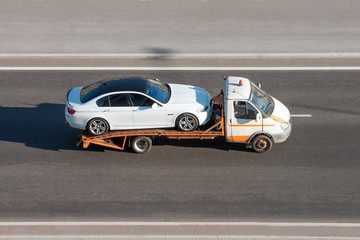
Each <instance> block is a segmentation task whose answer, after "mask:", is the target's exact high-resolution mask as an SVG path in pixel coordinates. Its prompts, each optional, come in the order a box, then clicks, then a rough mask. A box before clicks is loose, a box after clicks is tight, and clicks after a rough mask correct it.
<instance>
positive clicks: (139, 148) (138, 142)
mask: <svg viewBox="0 0 360 240" xmlns="http://www.w3.org/2000/svg"><path fill="white" fill-rule="evenodd" d="M151 147H152V141H151V139H150V138H149V137H145V136H139V137H135V138H133V139H132V140H131V148H132V150H133V151H134V152H136V153H146V152H148V151H150V149H151Z"/></svg>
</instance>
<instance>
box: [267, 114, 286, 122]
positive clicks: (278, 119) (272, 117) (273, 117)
mask: <svg viewBox="0 0 360 240" xmlns="http://www.w3.org/2000/svg"><path fill="white" fill-rule="evenodd" d="M270 118H271V119H274V120H275V121H277V122H279V123H284V122H286V121H285V120H284V119H282V118H279V117H277V116H274V115H271V116H270Z"/></svg>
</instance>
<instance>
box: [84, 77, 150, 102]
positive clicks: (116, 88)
mask: <svg viewBox="0 0 360 240" xmlns="http://www.w3.org/2000/svg"><path fill="white" fill-rule="evenodd" d="M148 81H149V80H148V79H147V78H143V77H124V78H107V79H104V80H101V81H97V82H95V83H91V84H89V85H87V86H85V87H83V88H82V89H81V93H80V99H81V102H82V103H85V102H87V101H89V100H91V99H93V98H96V97H98V96H100V95H103V94H107V93H112V92H121V91H132V92H141V93H145V92H146V90H147V88H148V85H149V84H148Z"/></svg>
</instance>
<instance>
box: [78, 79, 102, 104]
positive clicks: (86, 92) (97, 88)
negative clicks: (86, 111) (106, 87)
mask: <svg viewBox="0 0 360 240" xmlns="http://www.w3.org/2000/svg"><path fill="white" fill-rule="evenodd" d="M105 81H106V80H100V81H97V82H94V83H91V84H89V85H87V86H85V87H83V88H82V89H81V92H80V101H81V102H82V103H86V102H87V101H90V100H91V99H93V98H95V97H97V96H99V95H100V94H101V85H102V84H103V83H104V82H105Z"/></svg>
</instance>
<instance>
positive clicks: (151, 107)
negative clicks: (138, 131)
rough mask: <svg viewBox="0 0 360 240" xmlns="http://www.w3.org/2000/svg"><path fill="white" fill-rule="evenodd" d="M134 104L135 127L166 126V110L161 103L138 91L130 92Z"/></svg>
mask: <svg viewBox="0 0 360 240" xmlns="http://www.w3.org/2000/svg"><path fill="white" fill-rule="evenodd" d="M129 97H130V101H131V103H132V105H133V106H134V110H133V118H134V128H154V127H166V126H167V125H166V110H165V108H164V107H163V106H161V105H160V104H159V103H156V102H155V101H154V100H152V99H150V98H149V97H147V96H144V95H142V94H137V93H130V94H129Z"/></svg>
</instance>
